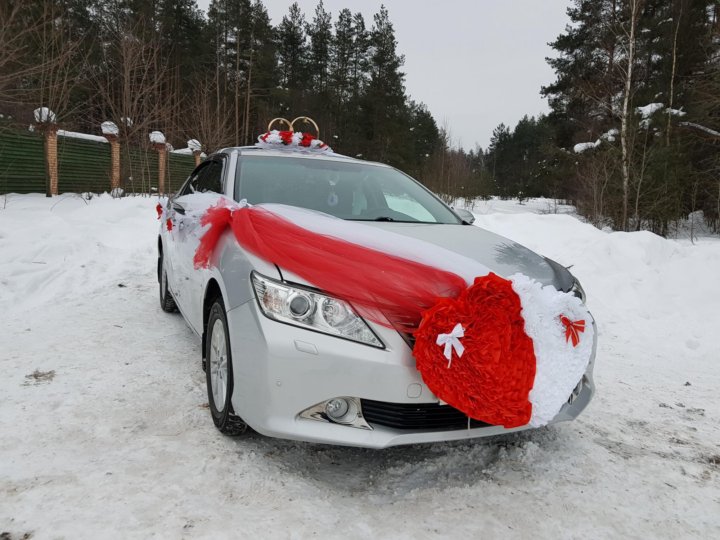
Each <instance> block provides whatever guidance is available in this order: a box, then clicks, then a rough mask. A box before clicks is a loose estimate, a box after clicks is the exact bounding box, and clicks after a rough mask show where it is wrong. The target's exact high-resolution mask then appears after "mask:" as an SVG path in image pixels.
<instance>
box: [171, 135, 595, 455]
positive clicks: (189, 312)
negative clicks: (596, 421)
mask: <svg viewBox="0 0 720 540" xmlns="http://www.w3.org/2000/svg"><path fill="white" fill-rule="evenodd" d="M221 200H225V201H231V202H235V203H237V202H240V201H247V203H249V204H251V205H273V204H282V205H290V206H294V207H299V208H303V209H307V210H309V211H312V212H319V213H324V214H330V215H332V216H335V217H338V218H341V219H344V220H352V221H363V222H365V224H367V225H369V226H371V227H374V228H376V230H377V234H378V235H382V234H383V233H384V232H385V231H387V232H391V233H394V234H399V235H402V236H403V237H405V238H407V239H410V240H409V241H417V240H420V241H423V242H427V243H429V244H435V245H437V246H442V247H443V248H444V249H449V250H451V251H454V252H456V253H458V254H461V255H463V256H464V257H469V258H472V259H474V260H476V261H478V262H480V263H482V264H483V265H484V266H486V267H487V268H489V269H490V270H491V271H492V272H494V273H496V274H498V275H499V276H511V275H513V274H516V273H518V272H521V273H523V274H525V275H527V276H528V277H530V278H532V279H534V280H536V281H538V282H540V283H541V284H543V285H552V286H554V287H555V288H556V289H558V290H561V291H567V292H571V291H572V292H574V293H575V294H576V295H577V296H580V297H582V298H583V301H584V293H583V292H582V289H581V288H580V286H579V284H578V283H577V281H576V280H575V279H574V277H573V276H572V275H571V274H570V273H569V272H568V270H567V269H565V268H564V267H562V266H561V265H559V264H557V263H555V262H553V261H551V260H549V259H547V258H544V257H542V256H540V255H537V254H536V253H534V252H532V251H530V250H528V249H526V248H524V247H522V246H520V245H518V244H516V243H514V242H512V241H510V240H508V239H506V238H503V237H501V236H498V235H496V234H493V233H490V232H488V231H486V230H483V229H481V228H479V227H476V226H469V225H470V224H471V223H472V221H473V219H474V218H473V216H472V214H470V213H469V212H465V211H462V210H453V209H451V208H449V207H448V206H447V205H445V204H444V203H443V202H442V201H441V200H440V199H439V198H437V197H436V196H435V195H434V194H432V193H431V192H430V191H428V190H427V189H426V188H425V187H423V186H422V185H421V184H419V183H418V182H416V181H415V180H413V179H411V178H410V177H408V176H407V175H405V174H403V173H402V172H400V171H398V170H396V169H394V168H392V167H389V166H386V165H383V164H378V163H370V162H366V161H360V160H355V159H351V158H347V157H343V156H339V155H336V154H326V155H319V154H318V155H314V154H311V153H300V152H289V151H282V150H272V149H260V148H256V147H242V148H228V149H224V150H221V151H220V152H218V153H216V154H214V155H212V156H210V157H209V158H208V159H207V160H206V161H205V162H203V163H202V164H201V165H200V166H199V167H198V168H197V169H196V170H195V171H194V172H193V173H192V174H191V176H190V177H189V178H188V180H187V181H186V182H185V184H184V185H183V187H182V188H181V189H180V190H179V191H178V193H176V194H175V195H174V196H172V197H170V199H169V200H168V201H167V203H166V204H165V205H164V207H163V208H162V213H163V221H162V226H161V227H160V233H159V236H158V254H159V256H158V280H159V283H160V304H161V307H162V309H163V310H165V311H168V312H171V311H175V310H179V311H180V312H181V313H182V315H183V317H184V318H185V320H186V321H187V323H188V325H189V326H190V328H192V330H193V331H194V332H195V333H196V334H197V335H198V337H199V338H200V339H201V340H202V351H203V358H202V365H203V368H204V369H205V371H206V377H207V387H208V401H209V406H210V411H211V414H212V418H213V421H214V423H215V425H216V426H217V427H218V428H219V429H220V431H222V432H223V433H226V434H239V433H242V432H243V431H245V429H247V427H248V426H249V427H251V428H252V429H254V430H255V431H257V432H259V433H261V434H263V435H267V436H272V437H281V438H285V439H295V440H302V441H312V442H319V443H330V444H341V445H351V446H363V447H371V448H384V447H388V446H393V445H401V444H413V443H426V442H433V441H448V440H458V439H467V438H473V437H483V436H489V435H496V434H499V433H505V432H510V431H517V430H519V429H526V428H527V426H524V427H520V428H514V429H506V428H504V427H502V426H496V425H489V424H485V423H483V422H480V421H477V420H473V419H470V418H468V417H467V416H466V415H465V414H463V413H462V412H460V411H459V410H457V409H454V408H453V407H451V406H449V405H447V404H444V403H443V402H441V401H440V400H439V399H438V398H437V397H436V396H435V395H433V393H432V392H431V391H430V390H429V389H428V387H427V385H426V384H425V383H424V382H423V379H422V377H421V375H420V373H419V372H418V371H417V369H416V366H415V359H414V357H413V354H412V336H409V335H407V334H403V333H401V332H398V331H396V330H393V329H391V328H388V327H386V326H383V325H379V324H376V323H374V322H372V321H370V320H366V319H363V318H362V317H361V316H360V315H358V313H357V312H356V311H354V310H353V309H352V306H351V305H348V304H347V303H346V302H344V301H343V300H342V299H340V298H334V297H332V296H330V295H327V294H324V293H323V291H319V290H317V289H316V288H314V287H313V286H312V284H310V283H307V282H303V280H302V279H300V278H298V277H297V276H292V275H288V273H287V272H283V269H282V268H280V267H278V266H276V265H275V264H272V263H269V262H267V261H265V260H263V259H262V258H259V257H257V256H255V255H253V254H252V253H249V252H247V251H246V250H244V249H243V248H242V247H241V246H240V245H238V243H237V242H235V241H233V238H232V235H231V234H226V235H224V236H223V237H222V238H221V239H220V241H219V244H218V246H217V250H216V255H215V259H216V261H217V262H216V264H213V265H211V266H209V267H208V268H202V269H197V268H196V267H195V266H194V264H193V258H194V256H195V253H196V250H197V248H198V244H199V242H200V238H201V236H202V234H203V232H204V228H203V226H202V224H201V223H200V219H201V217H202V216H203V214H204V213H205V212H206V211H207V210H208V209H209V208H210V207H212V206H214V205H216V204H217V203H218V201H221ZM318 264H322V262H321V261H319V262H318ZM349 264H351V262H350V261H349ZM269 293H271V294H270V296H271V297H272V298H274V299H276V300H277V301H273V302H264V301H263V300H262V299H264V298H266V297H268V294H269ZM328 306H329V308H328ZM316 308H317V309H316ZM328 309H330V310H331V311H332V310H335V311H334V312H338V311H341V312H342V313H343V317H344V321H345V323H347V321H348V320H350V322H352V323H353V324H343V325H336V324H334V321H333V320H332V317H327V316H325V315H323V314H326V313H328V312H329V311H328ZM311 312H312V313H315V314H316V315H314V316H312V317H307V316H305V315H307V314H308V313H311ZM348 329H350V330H348ZM594 348H595V343H593V352H592V358H591V360H590V363H589V366H588V368H587V371H586V373H585V374H584V376H583V377H582V379H581V380H579V381H578V384H577V386H576V388H575V390H574V391H573V392H572V395H570V396H569V398H568V400H567V403H565V405H563V406H562V408H561V410H560V412H559V413H558V414H557V416H556V417H555V418H554V420H553V422H559V421H566V420H572V419H574V418H575V417H577V416H578V414H580V412H581V411H582V410H583V409H584V408H585V407H586V406H587V405H588V403H589V401H590V399H591V397H592V395H593V392H594V384H593V379H592V369H593V363H594V356H595V352H594ZM573 384H574V383H573Z"/></svg>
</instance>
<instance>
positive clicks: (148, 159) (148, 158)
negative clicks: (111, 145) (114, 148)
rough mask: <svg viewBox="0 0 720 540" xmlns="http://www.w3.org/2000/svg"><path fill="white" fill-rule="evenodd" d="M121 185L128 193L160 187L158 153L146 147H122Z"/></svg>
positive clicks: (153, 189) (143, 191)
mask: <svg viewBox="0 0 720 540" xmlns="http://www.w3.org/2000/svg"><path fill="white" fill-rule="evenodd" d="M120 186H121V187H122V188H123V189H124V190H125V191H126V192H127V193H150V192H153V191H156V190H157V187H158V153H157V152H156V151H155V150H151V149H145V148H128V147H127V146H123V147H121V148H120Z"/></svg>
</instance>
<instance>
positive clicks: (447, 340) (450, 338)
mask: <svg viewBox="0 0 720 540" xmlns="http://www.w3.org/2000/svg"><path fill="white" fill-rule="evenodd" d="M461 337H465V329H464V328H463V326H462V324H460V323H457V324H456V325H455V328H453V329H452V332H450V333H449V334H438V337H437V341H435V343H437V344H438V345H440V346H441V347H442V346H443V345H444V346H445V351H444V353H443V354H444V355H445V358H447V359H448V366H447V367H450V364H452V350H453V349H455V352H456V353H457V355H458V358H460V357H462V355H463V353H464V352H465V347H464V346H463V344H462V343H460V339H459V338H461Z"/></svg>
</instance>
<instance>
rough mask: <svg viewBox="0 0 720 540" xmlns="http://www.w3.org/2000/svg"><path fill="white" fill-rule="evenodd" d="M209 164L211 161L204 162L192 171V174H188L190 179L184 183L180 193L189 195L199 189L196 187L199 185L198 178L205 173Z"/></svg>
mask: <svg viewBox="0 0 720 540" xmlns="http://www.w3.org/2000/svg"><path fill="white" fill-rule="evenodd" d="M210 165H211V162H205V163H203V164H202V165H200V166H199V167H197V168H196V169H195V170H194V171H193V172H192V174H191V175H190V181H189V182H188V183H187V184H186V185H185V188H184V189H183V190H182V193H181V195H191V194H193V193H197V192H198V191H199V189H198V188H199V185H200V180H201V178H202V177H203V176H204V175H205V173H206V172H207V169H208V167H209V166H210Z"/></svg>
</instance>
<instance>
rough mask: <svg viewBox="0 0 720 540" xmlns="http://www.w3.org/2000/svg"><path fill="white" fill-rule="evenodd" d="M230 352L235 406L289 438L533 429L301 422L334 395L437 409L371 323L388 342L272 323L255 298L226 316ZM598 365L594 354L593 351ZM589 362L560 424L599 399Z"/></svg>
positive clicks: (387, 439) (369, 439)
mask: <svg viewBox="0 0 720 540" xmlns="http://www.w3.org/2000/svg"><path fill="white" fill-rule="evenodd" d="M227 318H228V325H229V329H230V344H231V350H232V361H233V372H234V373H233V375H234V390H233V397H232V402H233V407H234V409H235V411H236V413H237V414H239V415H240V416H242V418H243V420H245V422H247V424H248V425H249V426H250V427H252V428H253V429H254V430H255V431H257V432H259V433H261V434H263V435H267V436H271V437H280V438H283V439H293V440H299V441H308V442H315V443H328V444H339V445H346V446H361V447H367V448H386V447H389V446H396V445H402V444H417V443H429V442H437V441H453V440H462V439H471V438H476V437H486V436H492V435H498V434H501V433H511V432H514V431H521V430H524V429H528V428H527V427H520V428H514V429H505V428H503V427H502V426H485V427H471V428H470V429H451V430H442V429H440V430H438V429H396V428H391V427H387V426H382V425H378V424H372V423H371V427H372V429H371V430H367V429H358V428H354V427H349V426H345V425H340V424H334V423H329V422H323V421H318V420H314V419H308V418H301V417H300V413H301V412H303V411H305V410H307V409H309V408H311V407H313V406H314V405H317V404H318V403H321V402H324V401H326V400H328V399H332V398H335V397H344V396H348V397H356V398H360V399H362V400H372V401H375V402H387V403H393V404H413V403H414V404H428V403H437V402H438V399H437V398H436V397H435V396H434V395H433V394H432V392H430V390H429V389H428V388H427V386H425V384H424V383H423V380H422V377H421V376H420V373H419V372H418V371H417V369H416V368H415V360H414V358H413V357H412V354H411V350H410V348H409V347H408V345H407V344H406V343H405V342H404V341H403V339H402V338H401V336H400V335H399V334H398V333H397V332H395V331H394V330H391V329H387V328H383V327H380V326H377V325H373V330H375V332H376V333H377V335H378V336H379V337H380V339H381V340H382V341H383V343H385V345H386V348H385V349H375V348H373V347H368V346H366V345H361V344H358V343H354V342H351V341H347V340H343V339H339V338H336V337H333V336H328V335H324V334H320V333H316V332H312V331H308V330H305V329H302V328H298V327H295V326H291V325H287V324H283V323H279V322H276V321H273V320H270V319H268V318H266V317H265V316H264V315H262V314H261V313H260V312H259V309H258V307H257V304H256V302H255V300H252V301H250V302H247V303H245V304H243V305H241V306H239V307H237V308H235V309H232V310H230V311H229V312H228V313H227ZM593 360H594V353H593ZM592 367H593V362H592V361H591V363H590V366H589V367H588V370H587V373H586V375H585V378H584V385H583V387H582V390H581V392H580V394H579V395H578V396H577V397H576V398H575V399H574V400H573V402H572V403H571V404H566V405H565V406H564V407H563V409H562V410H561V411H560V413H559V414H558V415H557V417H556V418H555V420H554V422H560V421H566V420H572V419H574V418H575V417H577V416H578V415H579V414H580V412H582V410H583V409H584V408H585V407H586V406H587V405H588V403H589V402H590V399H591V398H592V395H593V393H594V384H593V380H592Z"/></svg>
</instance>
